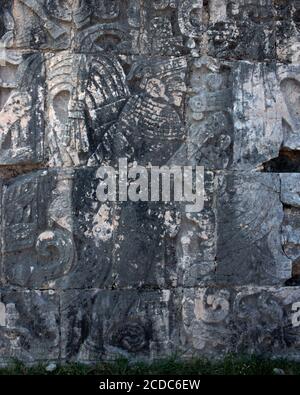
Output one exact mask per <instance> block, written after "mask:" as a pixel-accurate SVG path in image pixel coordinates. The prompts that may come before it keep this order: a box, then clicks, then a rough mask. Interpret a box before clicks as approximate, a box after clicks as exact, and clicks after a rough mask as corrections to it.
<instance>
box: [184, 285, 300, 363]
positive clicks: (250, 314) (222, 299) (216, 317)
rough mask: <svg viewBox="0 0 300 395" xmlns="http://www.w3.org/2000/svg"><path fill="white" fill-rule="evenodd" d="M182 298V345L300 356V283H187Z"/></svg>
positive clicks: (204, 350)
mask: <svg viewBox="0 0 300 395" xmlns="http://www.w3.org/2000/svg"><path fill="white" fill-rule="evenodd" d="M180 298H181V301H182V303H183V308H182V319H183V327H182V338H183V339H184V340H183V345H184V347H185V349H189V346H190V353H191V354H192V353H193V352H195V351H196V350H197V351H196V352H201V354H202V355H207V356H220V355H223V354H224V353H255V354H261V355H264V356H268V355H277V356H278V357H290V358H298V357H299V346H300V345H299V328H297V327H295V326H294V325H293V323H292V305H293V303H295V302H298V300H299V287H295V288H270V287H240V288H238V287H237V288H219V289H217V288H199V289H188V290H185V291H183V293H182V294H180ZM179 303H180V302H179Z"/></svg>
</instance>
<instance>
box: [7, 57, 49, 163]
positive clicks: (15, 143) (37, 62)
mask: <svg viewBox="0 0 300 395" xmlns="http://www.w3.org/2000/svg"><path fill="white" fill-rule="evenodd" d="M17 63H18V64H19V65H16V64H14V63H12V61H11V60H8V62H7V63H6V64H5V65H3V66H2V67H0V165H20V164H38V163H41V162H42V161H43V155H44V117H43V115H44V101H45V70H44V61H43V55H42V54H26V55H23V57H21V58H20V59H19V60H18V62H17Z"/></svg>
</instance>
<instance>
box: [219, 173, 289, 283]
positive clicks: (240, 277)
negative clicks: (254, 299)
mask: <svg viewBox="0 0 300 395" xmlns="http://www.w3.org/2000/svg"><path fill="white" fill-rule="evenodd" d="M218 182H219V189H218V191H217V192H216V193H217V196H218V198H217V213H218V238H217V243H218V248H217V262H218V265H217V269H216V276H217V279H218V281H220V282H223V281H224V282H225V283H230V284H236V285H240V284H256V285H272V284H276V285H280V284H281V285H283V284H284V281H285V280H287V279H288V278H289V277H290V275H291V261H290V260H289V259H288V258H287V257H286V255H285V254H284V253H283V250H282V240H281V228H282V222H283V206H282V202H281V200H280V190H281V189H280V176H279V175H278V174H259V173H250V174H245V173H234V174H229V175H227V176H223V175H221V176H219V177H218Z"/></svg>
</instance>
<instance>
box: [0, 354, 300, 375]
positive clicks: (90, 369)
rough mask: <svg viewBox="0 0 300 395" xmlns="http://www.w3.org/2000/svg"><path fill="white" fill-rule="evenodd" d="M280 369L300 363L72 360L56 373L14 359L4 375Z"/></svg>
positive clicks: (290, 370)
mask: <svg viewBox="0 0 300 395" xmlns="http://www.w3.org/2000/svg"><path fill="white" fill-rule="evenodd" d="M276 368H277V369H282V370H283V371H284V372H285V374H287V375H300V362H299V363H297V362H289V361H286V360H268V359H263V358H259V357H254V356H253V357H237V356H228V357H226V358H224V359H223V360H222V361H218V362H216V361H215V362H210V361H208V360H204V359H191V360H189V361H181V360H179V359H177V358H175V357H173V358H169V359H165V360H160V361H157V362H152V363H144V362H137V363H130V362H129V361H128V360H126V359H118V360H117V361H115V362H110V363H104V362H102V363H99V364H97V365H93V366H87V365H82V364H71V363H70V364H65V365H61V366H57V368H56V370H55V371H54V372H52V373H48V372H47V371H46V365H36V366H34V367H26V366H25V365H24V364H22V363H20V362H18V361H14V362H12V363H11V365H10V366H8V367H7V368H4V369H0V375H149V374H150V375H158V374H159V375H163V374H165V375H168V374H175V375H181V374H184V375H186V374H194V375H272V374H275V373H274V369H276Z"/></svg>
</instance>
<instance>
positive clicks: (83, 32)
mask: <svg viewBox="0 0 300 395" xmlns="http://www.w3.org/2000/svg"><path fill="white" fill-rule="evenodd" d="M205 15H206V12H205V10H204V7H203V1H202V0H185V1H178V0H163V1H161V0H154V1H147V2H144V1H142V0H110V1H106V0H82V1H73V2H72V1H64V2H61V1H59V0H51V1H50V0H7V1H6V2H5V4H4V6H3V10H2V18H3V20H4V23H3V24H4V28H3V29H2V30H3V32H0V34H1V33H3V34H4V33H7V32H10V33H12V34H13V36H14V38H15V40H14V45H15V47H18V48H32V49H58V50H61V49H67V48H72V49H73V50H75V51H79V52H96V53H99V52H103V51H104V52H117V53H119V54H121V53H122V54H144V55H157V54H159V55H163V56H170V55H174V56H177V55H180V54H183V53H187V52H188V51H189V47H190V45H189V43H188V40H189V37H190V36H194V35H197V34H199V33H202V32H203V30H204V19H205ZM0 17H1V14H0ZM7 20H8V22H7ZM0 37H1V35H0Z"/></svg>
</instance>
